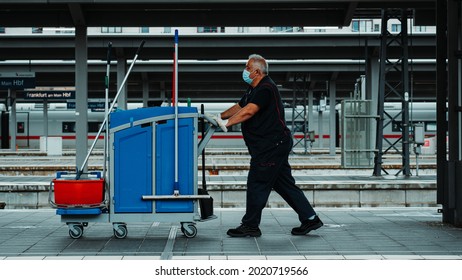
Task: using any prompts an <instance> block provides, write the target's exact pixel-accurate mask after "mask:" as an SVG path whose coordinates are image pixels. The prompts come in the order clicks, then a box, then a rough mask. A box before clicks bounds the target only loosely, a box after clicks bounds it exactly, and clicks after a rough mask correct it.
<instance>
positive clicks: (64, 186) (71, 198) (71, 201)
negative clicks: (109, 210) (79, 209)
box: [53, 179, 104, 206]
mask: <svg viewBox="0 0 462 280" xmlns="http://www.w3.org/2000/svg"><path fill="white" fill-rule="evenodd" d="M53 183H54V193H55V203H56V204H58V205H68V206H74V205H98V204H101V202H102V201H103V198H104V179H98V180H56V179H55V180H53Z"/></svg>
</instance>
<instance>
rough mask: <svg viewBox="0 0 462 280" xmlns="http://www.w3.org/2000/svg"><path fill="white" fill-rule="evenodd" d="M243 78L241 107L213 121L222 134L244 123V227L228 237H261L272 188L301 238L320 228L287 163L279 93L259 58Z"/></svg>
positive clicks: (287, 133) (287, 139) (251, 59)
mask: <svg viewBox="0 0 462 280" xmlns="http://www.w3.org/2000/svg"><path fill="white" fill-rule="evenodd" d="M242 78H243V80H244V81H245V82H246V83H248V84H249V88H248V89H247V92H246V94H245V95H244V96H243V97H242V99H241V100H240V101H239V103H237V104H235V105H234V106H232V107H231V108H229V109H228V110H226V111H224V112H222V113H221V114H218V115H217V116H216V117H215V119H216V121H217V123H218V125H219V126H220V127H221V128H222V130H223V131H224V132H227V128H228V127H230V126H232V125H235V124H238V123H242V126H241V127H242V134H243V136H244V141H245V144H246V146H247V148H248V150H249V153H250V156H251V160H250V170H249V175H248V178H247V199H246V212H245V215H244V217H243V218H242V224H241V225H240V226H238V227H237V228H234V229H230V230H228V232H227V234H228V235H229V236H232V237H246V236H252V237H257V236H260V235H261V231H260V229H259V225H260V221H261V215H262V211H263V208H265V205H266V202H267V201H268V197H269V195H270V193H271V189H274V190H275V191H276V192H277V193H278V194H279V195H281V197H282V198H283V199H284V200H285V201H286V202H287V203H288V204H289V205H290V206H291V207H292V208H293V209H294V210H295V212H297V214H298V218H299V220H300V222H301V225H300V226H299V227H295V228H293V229H292V234H294V235H305V234H307V233H308V232H310V231H312V230H316V229H318V228H320V227H321V226H323V223H322V221H321V220H320V219H319V217H318V216H317V215H316V212H315V211H314V209H313V207H311V205H310V203H309V202H308V199H307V198H306V196H305V195H304V194H303V192H302V191H301V190H300V188H298V187H297V186H296V185H295V180H294V178H293V177H292V171H291V167H290V165H289V161H288V159H289V153H290V151H291V149H292V145H293V140H292V137H291V135H290V131H289V129H288V128H287V126H286V123H285V116H284V107H283V105H282V101H281V96H280V94H279V90H278V89H277V87H276V84H275V83H274V82H273V80H272V79H271V78H270V77H269V76H268V64H267V62H266V60H265V59H264V58H263V57H262V56H260V55H257V54H253V55H251V56H249V59H248V61H247V64H246V66H245V69H244V71H243V73H242Z"/></svg>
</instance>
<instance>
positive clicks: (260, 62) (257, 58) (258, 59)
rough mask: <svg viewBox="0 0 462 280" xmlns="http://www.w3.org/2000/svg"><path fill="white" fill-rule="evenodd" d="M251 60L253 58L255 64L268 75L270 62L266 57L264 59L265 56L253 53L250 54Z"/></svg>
mask: <svg viewBox="0 0 462 280" xmlns="http://www.w3.org/2000/svg"><path fill="white" fill-rule="evenodd" d="M249 60H253V63H254V65H255V66H256V67H257V68H258V69H260V70H261V72H262V73H263V74H266V75H268V73H269V69H268V62H266V59H264V58H263V56H261V55H259V54H251V55H249Z"/></svg>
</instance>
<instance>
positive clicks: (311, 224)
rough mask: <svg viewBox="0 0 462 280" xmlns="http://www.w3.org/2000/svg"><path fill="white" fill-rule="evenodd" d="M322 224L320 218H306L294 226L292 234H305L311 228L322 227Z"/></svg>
mask: <svg viewBox="0 0 462 280" xmlns="http://www.w3.org/2000/svg"><path fill="white" fill-rule="evenodd" d="M323 225H324V224H323V223H322V221H321V219H319V217H318V216H316V217H315V218H314V219H313V220H308V221H306V222H303V223H302V225H301V226H299V227H295V228H293V229H292V234H293V235H305V234H307V233H308V232H310V231H312V230H316V229H318V228H320V227H322V226H323Z"/></svg>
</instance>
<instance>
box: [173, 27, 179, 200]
mask: <svg viewBox="0 0 462 280" xmlns="http://www.w3.org/2000/svg"><path fill="white" fill-rule="evenodd" d="M174 64H175V66H174V68H175V75H174V77H175V81H174V83H175V91H174V96H175V98H174V100H175V182H174V184H173V194H174V195H179V194H180V184H179V182H178V29H175V55H174Z"/></svg>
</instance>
